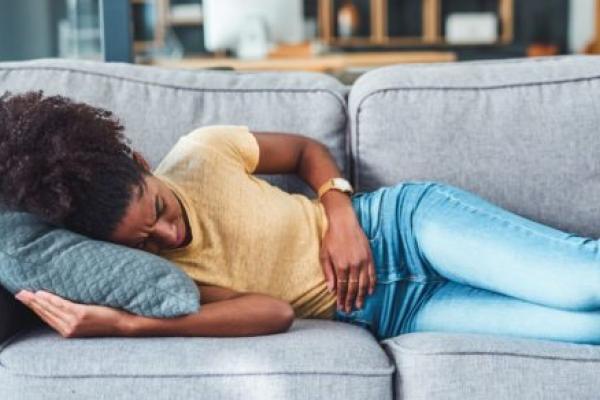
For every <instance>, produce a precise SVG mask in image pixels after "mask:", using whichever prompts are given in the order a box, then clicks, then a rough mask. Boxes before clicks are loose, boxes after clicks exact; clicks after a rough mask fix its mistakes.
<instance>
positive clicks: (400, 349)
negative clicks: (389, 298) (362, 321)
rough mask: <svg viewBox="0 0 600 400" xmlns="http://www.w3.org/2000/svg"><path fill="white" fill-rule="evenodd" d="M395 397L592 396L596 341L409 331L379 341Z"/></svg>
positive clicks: (599, 383)
mask: <svg viewBox="0 0 600 400" xmlns="http://www.w3.org/2000/svg"><path fill="white" fill-rule="evenodd" d="M381 343H382V345H383V347H384V349H385V351H386V352H387V353H388V354H389V355H390V357H391V358H392V359H393V360H394V361H395V363H396V368H397V372H396V377H395V392H396V396H397V398H398V399H413V400H414V399H427V400H436V399H444V400H452V399H460V400H463V399H470V400H477V399H482V400H483V399H485V400H488V399H490V398H493V399H528V400H536V399H540V400H541V399H544V400H548V399H561V400H562V399H597V398H598V397H599V396H600V380H598V371H599V370H600V346H595V345H584V344H573V343H566V342H554V341H546V340H532V339H520V338H512V337H507V336H492V335H478V334H447V333H444V334H441V333H433V332H423V333H410V334H406V335H401V336H397V337H395V338H391V339H386V340H384V341H382V342H381Z"/></svg>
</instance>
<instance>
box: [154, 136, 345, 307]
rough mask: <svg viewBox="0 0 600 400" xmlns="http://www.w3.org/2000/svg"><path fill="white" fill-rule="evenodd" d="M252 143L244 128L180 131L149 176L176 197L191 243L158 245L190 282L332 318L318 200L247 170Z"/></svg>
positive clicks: (252, 163) (254, 157)
mask: <svg viewBox="0 0 600 400" xmlns="http://www.w3.org/2000/svg"><path fill="white" fill-rule="evenodd" d="M258 158H259V147H258V142H257V141H256V138H255V137H254V135H252V134H251V133H250V131H249V130H248V127H246V126H225V125H218V126H208V127H203V128H199V129H196V130H194V131H192V132H191V133H189V134H187V135H185V136H183V137H181V138H180V139H179V140H178V141H177V143H176V144H175V146H174V147H173V148H172V149H171V151H170V152H169V153H168V154H167V155H166V156H165V158H164V159H163V160H162V161H161V163H160V164H159V165H158V167H157V168H156V170H155V171H154V174H155V175H156V176H157V177H158V178H159V179H161V180H162V181H163V182H165V184H167V185H168V186H169V187H170V188H171V189H172V190H173V191H174V192H175V194H176V195H177V197H179V199H180V200H181V202H182V204H183V206H184V208H185V211H186V213H187V216H188V219H189V223H190V229H191V234H192V240H191V242H190V243H189V244H188V245H187V246H185V247H183V248H179V249H174V250H167V251H163V252H162V253H161V254H160V255H161V256H163V257H165V258H167V259H169V260H170V261H172V262H173V263H175V264H176V265H178V266H179V267H181V268H182V270H183V271H184V272H185V273H186V274H187V275H189V276H190V277H191V278H192V279H194V280H195V281H198V282H200V283H204V284H208V285H217V286H222V287H225V288H229V289H232V290H236V291H238V292H254V293H263V294H267V295H271V296H273V297H276V298H279V299H282V300H285V301H287V302H289V303H290V304H291V305H292V307H293V308H294V311H295V314H296V316H297V317H298V318H327V319H331V318H333V316H334V314H335V303H336V298H335V294H334V293H329V292H328V291H327V286H326V282H325V277H324V274H323V272H322V268H321V264H320V260H319V249H320V245H321V240H322V238H323V236H324V234H325V231H326V229H327V217H326V213H325V209H324V208H323V205H322V204H321V203H320V202H319V201H317V200H316V199H310V198H308V197H306V196H304V195H301V194H291V193H287V192H285V191H283V190H281V189H279V188H278V187H276V186H273V185H271V184H270V183H269V182H267V181H265V180H264V179H260V178H258V177H256V176H254V175H252V173H253V172H254V170H255V169H256V166H257V164H258Z"/></svg>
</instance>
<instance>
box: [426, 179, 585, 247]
mask: <svg viewBox="0 0 600 400" xmlns="http://www.w3.org/2000/svg"><path fill="white" fill-rule="evenodd" d="M435 190H436V191H437V192H438V193H440V194H443V195H445V196H446V197H448V198H449V199H451V200H453V201H454V202H456V203H459V204H460V205H461V206H463V207H465V208H468V209H470V210H472V211H474V212H477V213H479V214H484V215H486V216H487V217H489V218H491V219H497V220H499V221H502V222H504V223H506V224H507V225H510V226H511V227H513V228H515V229H516V230H521V231H525V232H526V233H528V234H532V235H537V236H539V237H543V238H544V239H549V240H551V241H553V242H556V243H559V244H567V245H569V246H573V245H574V244H573V243H571V242H567V241H565V240H562V239H557V238H554V237H552V236H547V235H544V234H543V233H540V232H537V231H535V230H532V229H530V228H528V227H526V226H522V225H518V224H515V223H514V222H513V221H510V220H507V219H504V218H502V217H500V216H498V215H496V214H493V213H490V212H488V211H485V210H482V209H480V208H477V207H474V206H472V205H470V204H467V203H465V202H464V201H462V200H461V199H459V198H458V197H456V196H454V195H453V194H452V193H449V192H446V191H444V190H441V189H439V188H436V189H435ZM509 212H510V211H509ZM520 217H521V216H520ZM521 218H524V217H521ZM553 229H554V228H553ZM567 234H568V233H567Z"/></svg>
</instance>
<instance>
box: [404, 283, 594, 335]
mask: <svg viewBox="0 0 600 400" xmlns="http://www.w3.org/2000/svg"><path fill="white" fill-rule="evenodd" d="M407 328H408V331H409V332H423V331H437V332H461V333H479V334H497V335H508V336H519V337H526V338H532V339H547V340H559V341H567V342H574V343H589V344H599V343H600V311H568V310H559V309H556V308H551V307H545V306H542V305H538V304H533V303H528V302H525V301H522V300H519V299H515V298H512V297H508V296H504V295H501V294H498V293H494V292H490V291H487V290H484V289H478V288H474V287H471V286H466V285H461V284H457V283H455V282H451V281H448V282H446V283H445V284H444V285H443V286H441V287H440V288H438V289H437V290H436V292H435V293H434V294H433V295H432V296H431V297H430V298H429V300H428V301H427V302H425V303H424V304H423V305H422V306H421V307H420V309H419V310H418V311H417V312H416V313H415V314H414V315H413V317H412V320H411V321H410V324H409V326H408V327H407Z"/></svg>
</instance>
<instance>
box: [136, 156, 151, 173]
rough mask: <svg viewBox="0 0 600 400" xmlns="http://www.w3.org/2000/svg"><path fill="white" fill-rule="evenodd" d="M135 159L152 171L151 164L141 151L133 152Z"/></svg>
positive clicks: (148, 170)
mask: <svg viewBox="0 0 600 400" xmlns="http://www.w3.org/2000/svg"><path fill="white" fill-rule="evenodd" d="M133 159H134V160H135V161H136V162H137V163H138V164H140V165H141V166H142V167H143V168H144V169H145V170H146V171H147V172H150V164H148V161H146V159H145V158H144V156H142V154H141V153H139V152H137V151H134V152H133Z"/></svg>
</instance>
